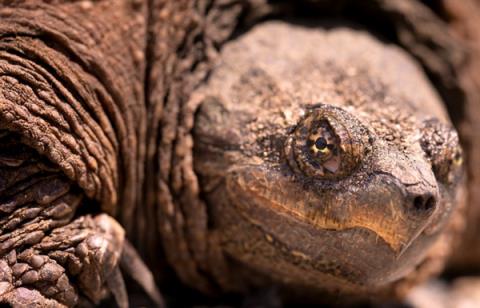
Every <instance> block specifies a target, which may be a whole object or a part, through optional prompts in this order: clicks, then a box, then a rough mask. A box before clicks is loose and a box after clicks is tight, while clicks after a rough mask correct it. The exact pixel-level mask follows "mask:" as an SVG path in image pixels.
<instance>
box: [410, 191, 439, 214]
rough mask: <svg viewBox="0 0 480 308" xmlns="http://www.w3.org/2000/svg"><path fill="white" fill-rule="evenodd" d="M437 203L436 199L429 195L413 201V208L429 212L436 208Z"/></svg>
mask: <svg viewBox="0 0 480 308" xmlns="http://www.w3.org/2000/svg"><path fill="white" fill-rule="evenodd" d="M436 204H437V201H436V200H435V197H434V196H432V195H430V194H427V195H423V196H417V197H415V198H414V199H413V206H414V207H415V209H416V210H418V211H422V212H429V211H431V210H433V209H434V208H435V206H436Z"/></svg>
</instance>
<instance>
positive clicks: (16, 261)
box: [0, 131, 162, 307]
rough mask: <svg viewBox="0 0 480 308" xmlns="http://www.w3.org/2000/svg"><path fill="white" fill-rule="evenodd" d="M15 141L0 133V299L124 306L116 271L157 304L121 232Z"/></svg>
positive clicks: (157, 298)
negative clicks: (109, 301) (108, 301)
mask: <svg viewBox="0 0 480 308" xmlns="http://www.w3.org/2000/svg"><path fill="white" fill-rule="evenodd" d="M19 140H21V137H20V136H18V135H17V134H14V133H9V132H7V131H0V302H3V303H8V304H10V305H12V306H23V305H25V304H30V303H35V304H37V305H39V306H49V307H50V306H75V305H77V304H80V303H82V302H83V303H91V304H99V303H100V301H101V300H103V299H104V298H106V297H108V296H109V295H110V294H111V295H113V297H114V298H115V301H116V303H117V304H118V306H120V307H126V306H128V296H127V293H126V289H125V284H124V282H123V278H122V273H121V267H122V268H124V269H125V270H124V272H126V273H130V274H131V275H132V276H134V275H137V276H139V277H137V279H135V280H136V281H137V282H138V283H139V284H140V285H141V286H142V287H143V288H144V289H145V290H146V293H147V294H148V295H150V297H151V298H152V299H154V301H155V302H156V303H157V305H159V306H160V305H161V304H162V303H161V297H160V296H159V293H158V291H157V290H156V288H155V284H154V283H153V278H152V276H151V274H150V272H149V271H148V269H147V268H146V267H145V265H144V264H143V262H142V261H141V259H140V257H139V256H138V255H137V254H136V252H135V250H134V248H133V247H132V246H130V245H129V244H128V243H127V242H126V240H125V233H124V230H123V228H122V227H121V226H120V225H119V224H118V223H117V222H116V221H115V220H114V219H113V218H112V217H110V216H108V215H106V214H98V215H95V214H94V213H95V209H96V206H95V203H93V202H92V201H91V200H89V199H87V198H86V197H85V194H84V192H83V191H82V190H81V189H80V188H79V187H78V186H77V185H76V184H75V183H74V182H72V181H71V180H69V179H68V178H66V177H65V175H64V174H63V173H62V172H61V171H60V170H58V168H57V167H56V166H55V165H53V164H51V163H49V162H48V161H47V160H46V159H45V158H44V157H42V156H41V155H40V154H38V153H37V152H36V151H35V150H33V149H32V148H30V147H28V146H25V145H24V144H22V143H21V142H20V141H19ZM85 211H89V212H90V214H82V212H85ZM122 265H123V266H122ZM134 278H135V277H134Z"/></svg>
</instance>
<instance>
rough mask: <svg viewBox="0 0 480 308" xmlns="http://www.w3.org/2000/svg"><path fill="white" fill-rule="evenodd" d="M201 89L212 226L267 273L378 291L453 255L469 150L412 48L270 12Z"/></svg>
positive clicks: (227, 52) (328, 286)
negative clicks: (275, 18) (464, 154)
mask: <svg viewBox="0 0 480 308" xmlns="http://www.w3.org/2000/svg"><path fill="white" fill-rule="evenodd" d="M291 46H302V48H299V49H296V48H293V49H292V48H291ZM321 46H329V48H325V49H322V48H321ZM195 95H196V96H199V97H202V98H198V99H197V100H196V101H197V102H200V110H199V112H198V113H197V116H196V120H195V129H194V142H195V147H194V153H195V161H194V162H195V171H196V173H197V174H199V175H200V176H201V180H202V181H201V188H202V190H203V192H204V194H205V196H206V199H207V201H208V206H209V210H210V211H209V213H210V216H209V219H210V221H211V228H212V230H214V231H216V232H218V236H219V242H218V245H219V246H220V247H221V248H222V250H223V251H224V252H225V254H226V255H228V256H229V257H231V258H232V259H234V260H236V261H238V262H239V263H241V264H242V265H243V266H245V267H249V268H251V269H254V271H256V272H259V273H262V274H263V275H264V276H267V277H268V280H271V281H270V282H267V283H274V284H277V283H278V284H280V285H283V286H286V287H287V288H289V289H290V290H295V289H296V290H301V291H299V292H300V293H301V292H305V290H314V291H315V292H319V291H328V292H331V293H333V292H340V293H344V292H347V293H357V294H358V293H372V294H374V293H375V292H379V290H381V289H385V288H388V287H389V286H391V283H392V282H395V281H397V280H398V279H400V278H403V277H405V276H406V275H408V274H410V273H411V272H412V271H413V269H414V268H415V267H416V266H419V265H420V264H421V263H422V261H423V260H424V259H425V258H426V256H427V255H428V254H432V255H435V257H434V258H433V259H435V258H438V260H436V261H434V262H445V257H446V256H447V254H446V253H444V252H445V250H447V251H448V246H449V244H448V243H449V241H451V237H450V235H449V234H448V233H449V231H447V232H446V234H445V231H444V230H445V228H446V227H445V225H446V224H448V223H447V222H448V221H449V220H450V214H451V213H452V211H453V210H454V209H455V208H456V205H457V204H458V201H459V200H460V199H458V198H459V197H461V196H459V195H456V193H457V192H459V191H460V190H459V189H458V185H459V183H460V181H461V177H462V171H461V170H462V168H461V150H460V147H459V143H458V138H457V136H456V133H455V131H454V130H453V128H452V127H451V126H450V124H448V118H447V116H446V114H445V110H443V109H442V103H441V102H440V100H439V98H438V96H437V95H436V94H435V92H434V91H433V89H432V88H431V87H430V85H429V84H428V81H427V80H426V78H425V76H424V75H422V72H421V70H420V69H419V67H418V66H416V65H415V64H414V62H413V61H412V59H411V58H408V57H407V56H406V55H405V53H404V52H402V51H400V50H399V49H396V48H394V47H385V46H383V45H381V43H379V42H378V41H376V40H375V38H374V37H372V36H369V35H368V34H367V33H365V32H362V31H358V30H352V29H349V28H343V27H341V26H337V27H336V26H335V25H334V24H331V25H330V28H328V29H324V28H322V27H318V26H317V27H312V28H306V27H304V26H294V25H291V24H287V23H282V22H269V23H264V24H262V25H259V26H256V27H254V28H253V29H252V30H250V31H249V32H248V33H247V34H245V35H244V36H241V37H240V38H238V39H237V40H235V41H234V42H231V43H228V44H226V45H225V46H224V49H223V51H222V53H221V58H220V59H219V61H218V62H217V64H216V65H215V68H214V70H213V73H212V74H211V76H210V78H209V80H208V82H207V85H206V86H205V87H202V88H201V89H200V90H199V91H198V92H197V93H196V94H195ZM310 138H313V139H310ZM321 138H325V139H321ZM319 140H324V141H320V142H319ZM320 151H323V152H320ZM329 151H330V152H331V153H332V154H329ZM447 230H448V229H447ZM442 233H443V234H444V235H442ZM439 237H440V238H439ZM435 243H437V244H435ZM445 244H446V245H445ZM430 247H433V248H432V249H430ZM439 250H440V253H439ZM442 251H443V252H442ZM427 258H428V257H427ZM442 259H443V261H442ZM427 263H428V262H427ZM425 266H426V267H429V265H428V264H426V265H425ZM238 268H239V267H237V268H233V269H232V271H234V272H235V273H237V269H238ZM423 268H424V266H423V265H422V266H420V269H419V271H420V272H422V270H423ZM436 270H437V271H438V270H439V268H438V267H437V268H436ZM239 277H242V275H241V274H235V275H232V277H230V278H231V279H232V280H233V281H232V282H231V283H237V284H240V285H241V284H242V283H247V284H249V283H251V284H253V285H257V284H260V285H261V284H264V283H265V282H261V283H259V281H261V280H259V279H258V276H255V275H253V276H249V275H245V276H244V277H242V279H243V281H242V279H239ZM393 285H395V284H393ZM316 296H318V295H316Z"/></svg>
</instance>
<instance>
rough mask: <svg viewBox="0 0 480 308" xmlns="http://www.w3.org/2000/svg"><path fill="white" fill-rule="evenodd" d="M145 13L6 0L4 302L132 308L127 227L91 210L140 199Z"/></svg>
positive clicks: (138, 7) (1, 110) (111, 210)
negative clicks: (125, 274) (109, 302)
mask: <svg viewBox="0 0 480 308" xmlns="http://www.w3.org/2000/svg"><path fill="white" fill-rule="evenodd" d="M145 8H146V6H145V3H143V2H141V1H140V2H139V1H96V2H91V1H53V2H51V1H45V2H43V1H1V8H0V129H1V132H0V134H1V138H2V151H1V154H0V156H1V163H0V174H1V181H0V207H1V209H2V210H1V213H2V214H1V221H2V227H1V228H2V229H1V239H0V241H1V244H0V246H1V248H0V250H1V251H0V253H1V261H0V263H1V273H2V274H1V281H2V282H1V291H0V301H1V302H4V303H9V304H11V305H13V306H22V305H24V304H26V303H34V304H35V305H37V306H62V305H66V306H74V305H76V304H82V305H87V304H89V303H90V304H92V303H93V304H98V303H100V301H101V300H102V299H104V298H106V297H107V296H110V295H112V294H113V296H114V297H115V299H116V301H117V303H118V304H119V305H120V306H123V307H124V306H126V305H127V297H126V291H125V286H124V283H123V278H122V275H121V274H120V269H119V265H120V257H121V253H122V249H123V243H124V236H125V235H124V231H123V228H122V227H121V226H120V225H119V224H118V223H117V222H116V221H115V220H114V219H113V218H111V217H110V216H107V215H106V214H100V215H95V213H98V212H99V211H100V210H102V211H103V212H104V213H108V214H110V215H117V216H118V217H119V218H120V219H122V217H130V216H132V212H133V211H134V206H135V204H136V203H137V202H136V200H137V198H139V195H138V193H139V192H140V187H141V184H142V169H141V167H142V166H143V152H144V150H143V147H144V143H143V142H139V140H142V139H143V135H144V134H145V108H144V100H143V84H144V83H143V77H144V67H145V61H144V59H145V58H144V49H145V31H146V18H145ZM119 25H120V26H119ZM125 37H128V40H125V39H124V38H125ZM82 213H83V214H82ZM85 213H91V214H92V215H88V214H87V215H85Z"/></svg>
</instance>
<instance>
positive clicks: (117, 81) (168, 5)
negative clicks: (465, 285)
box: [0, 0, 462, 306]
mask: <svg viewBox="0 0 480 308" xmlns="http://www.w3.org/2000/svg"><path fill="white" fill-rule="evenodd" d="M297 3H301V4H300V5H298V6H299V7H300V6H302V5H306V6H307V7H308V6H311V7H312V8H313V9H314V10H313V11H314V12H315V13H320V12H322V13H328V12H330V11H328V10H327V9H326V8H330V7H331V8H332V9H333V10H335V9H334V8H337V7H336V6H332V5H328V4H327V2H322V3H325V4H327V5H325V7H326V8H325V7H323V5H322V3H317V1H308V0H305V1H298V2H295V3H294V2H290V3H288V5H287V2H286V1H285V3H282V1H279V4H278V5H277V4H273V3H266V2H263V1H256V0H252V1H234V0H232V1H224V0H216V1H206V0H205V1H203V0H199V1H190V0H183V1H180V0H179V1H177V0H175V1H170V0H152V1H141V0H134V1H127V0H99V1H75V0H71V1H67V0H65V1H63V0H54V1H40V0H31V1H30V0H27V1H23V0H15V1H9V0H8V1H7V0H5V1H2V0H0V17H1V18H0V138H1V141H2V146H1V149H0V174H1V177H0V211H1V216H0V227H1V229H0V231H1V233H0V272H1V275H0V301H1V302H3V303H8V304H11V305H13V306H23V305H25V304H26V303H34V304H36V305H37V306H74V305H86V306H89V305H95V304H100V303H101V301H102V300H104V299H105V298H108V297H113V301H114V302H116V303H117V305H119V306H126V305H127V295H126V289H125V285H124V282H123V278H122V276H123V275H125V274H130V275H131V276H132V278H133V280H135V281H136V282H137V283H139V284H140V285H141V286H142V288H143V289H144V291H145V292H146V293H147V294H148V295H149V297H150V298H151V299H152V300H153V301H154V302H156V303H157V304H158V305H161V299H160V298H159V296H158V292H157V291H156V288H155V285H154V283H153V277H152V275H151V273H150V272H149V270H148V269H146V267H145V266H144V265H143V263H142V261H141V259H140V256H139V255H138V254H137V253H136V252H135V249H134V248H132V247H131V246H130V245H129V244H128V241H127V240H126V238H125V236H128V238H129V239H130V240H131V241H133V242H134V244H135V247H136V248H137V249H138V250H140V252H141V253H142V257H145V259H146V260H147V261H148V263H149V265H150V268H151V269H152V270H153V271H154V272H155V274H157V273H159V272H160V266H161V265H165V261H166V262H167V263H168V265H170V266H171V267H172V268H173V269H174V270H175V272H176V275H177V276H178V277H179V278H180V280H181V281H182V282H183V283H185V284H187V285H189V286H192V287H194V288H196V289H198V290H201V291H203V292H206V293H210V294H212V293H214V292H217V293H220V292H222V291H242V292H245V291H249V290H250V288H249V287H263V286H266V285H267V286H270V285H271V284H272V283H274V284H280V285H282V286H285V287H288V288H289V290H299V289H301V290H304V291H306V292H310V291H313V292H315V297H316V298H315V299H314V300H319V297H320V296H319V294H318V293H317V291H318V290H321V291H328V292H330V294H337V292H338V291H341V292H347V293H356V294H365V293H370V292H373V294H378V293H377V291H379V290H382V291H383V290H386V289H388V290H390V289H391V287H392V286H393V287H395V286H397V284H398V279H400V278H402V279H406V280H409V279H410V277H411V276H414V277H417V276H422V275H423V274H425V275H429V274H431V273H433V272H435V271H438V270H439V269H440V268H441V266H442V263H443V260H444V258H445V256H446V252H447V251H448V249H447V248H446V246H448V245H445V243H448V241H449V240H450V235H451V234H450V232H447V231H448V230H449V228H450V225H449V222H448V221H449V217H450V216H452V215H454V214H453V213H454V212H455V205H456V204H457V203H460V202H458V201H457V200H456V198H457V193H459V194H458V196H460V197H461V190H460V186H458V185H459V183H460V182H461V178H462V175H461V173H462V172H461V170H460V169H461V168H460V167H459V165H460V156H459V155H460V152H459V149H458V144H457V143H458V141H457V138H456V135H455V133H454V131H453V130H452V129H451V126H450V124H448V119H447V116H446V113H445V112H444V111H443V109H442V108H441V105H442V102H441V101H440V99H439V98H438V97H437V95H436V94H435V92H434V91H433V90H432V89H431V86H430V85H429V84H428V82H427V81H426V80H425V77H424V76H423V75H422V73H421V72H420V71H419V69H418V68H416V65H415V64H413V60H412V59H410V58H408V57H406V56H405V55H402V54H403V53H402V52H400V51H395V52H393V51H389V50H390V47H388V48H387V47H386V46H385V45H384V44H383V43H379V42H377V41H376V39H374V38H369V36H368V35H366V34H362V33H360V32H355V31H353V30H351V32H350V30H344V31H345V33H343V32H342V31H340V32H338V30H335V28H333V29H332V30H331V31H332V33H333V34H332V37H331V38H330V39H328V40H327V39H326V35H325V33H324V32H328V31H327V30H321V29H317V30H315V31H313V32H311V31H310V30H308V27H305V28H304V29H303V30H302V29H300V28H292V29H291V30H292V31H296V33H297V34H298V38H297V37H292V39H294V40H298V41H292V42H287V41H286V39H287V38H288V37H290V35H287V33H290V29H287V28H288V27H287V28H285V27H286V26H279V29H276V28H275V27H273V28H268V27H272V26H271V25H270V26H265V27H266V29H267V30H262V31H265V32H264V34H263V35H264V36H265V40H266V41H267V42H269V41H271V34H270V31H274V32H275V31H284V32H283V34H282V33H281V35H277V34H274V35H273V36H274V37H275V36H278V37H276V39H278V42H277V40H274V41H273V42H272V44H271V46H263V47H261V44H260V46H259V45H258V44H257V43H255V42H248V40H249V37H251V36H252V35H259V34H255V33H257V32H252V33H247V34H245V36H240V37H239V41H238V42H236V43H235V42H234V43H232V45H229V46H227V47H226V48H225V49H224V50H223V51H222V52H221V54H220V58H218V57H217V56H219V55H218V54H217V52H218V51H219V49H220V48H221V47H222V45H223V44H224V43H225V42H226V41H227V39H229V38H231V35H232V33H236V30H238V29H240V28H242V27H243V26H245V25H249V24H251V23H252V22H255V21H256V20H258V19H261V18H263V17H266V16H269V14H271V13H282V12H283V13H286V14H287V15H288V14H289V10H290V9H291V8H296V6H297ZM332 3H334V2H332ZM332 3H329V4H332ZM369 3H370V4H371V5H372V8H371V9H372V11H370V12H368V13H374V14H377V13H378V10H379V11H380V12H381V13H382V14H385V16H388V17H389V18H390V17H391V20H389V22H390V23H391V24H390V26H391V27H392V28H393V29H395V30H396V31H398V33H399V37H398V38H397V41H398V42H399V43H400V44H401V45H402V46H404V47H405V48H406V49H407V50H408V51H409V52H410V53H412V54H414V55H415V56H416V58H417V60H418V61H419V62H421V64H422V65H423V66H424V67H425V68H426V70H427V71H428V72H429V74H430V76H431V77H432V78H433V79H434V80H435V81H436V87H437V88H438V89H440V90H441V91H442V95H444V96H445V95H446V94H445V93H444V92H448V91H452V92H454V91H456V90H457V89H456V87H457V85H456V84H455V81H452V80H451V79H454V77H452V76H455V74H454V73H455V71H454V69H453V68H452V67H454V64H455V63H456V60H457V58H458V57H456V49H455V48H454V47H452V45H454V43H452V42H454V41H452V40H450V37H449V36H448V35H447V34H445V32H444V31H441V30H443V28H442V24H441V23H440V22H439V21H438V20H437V19H436V17H435V16H432V14H431V13H430V12H429V11H428V10H425V8H424V7H423V6H422V4H420V3H417V2H416V1H406V0H402V1H395V0H390V1H376V0H371V1H369ZM400 4H401V5H400ZM317 5H318V7H317ZM349 5H352V4H349ZM353 6H355V5H353ZM362 14H363V13H362ZM362 14H359V15H362ZM365 15H366V16H367V15H368V14H365ZM399 16H400V17H401V18H398V17H399ZM240 20H242V21H240ZM242 23H245V24H242ZM269 29H270V30H269ZM282 29H283V30H282ZM424 29H427V30H432V29H433V30H432V31H426V32H423V30H424ZM242 30H243V29H242ZM260 32H261V31H260ZM322 33H323V34H322ZM405 34H408V35H405ZM252 37H254V36H252ZM311 38H312V39H311ZM342 38H343V39H344V40H345V39H346V41H342ZM357 39H358V43H359V44H365V45H364V46H365V48H363V49H362V48H358V47H357V46H356V44H352V45H354V46H355V48H358V49H359V50H364V51H365V52H364V53H359V52H358V50H351V49H349V48H347V45H348V46H351V44H350V43H351V40H357ZM326 40H327V41H326ZM330 40H331V41H330ZM321 42H323V44H322V43H321ZM342 42H343V43H342ZM235 44H240V45H241V46H243V47H241V48H246V49H245V50H247V49H248V48H254V49H255V50H254V51H253V50H252V52H249V53H246V52H244V51H245V50H241V48H240V51H238V50H237V51H232V50H231V49H232V48H234V47H232V46H235ZM242 44H243V45H242ZM277 45H278V46H283V47H282V48H277V47H278V46H277ZM296 45H302V48H299V49H303V46H305V51H311V55H308V56H306V55H305V54H301V53H295V50H294V49H296V48H292V46H296ZM325 46H328V48H325ZM418 46H422V48H417V47H418ZM260 47H261V48H260ZM256 48H258V49H256ZM262 48H263V49H262ZM297 51H298V50H297ZM339 51H342V52H339ZM371 52H373V53H371ZM384 52H385V54H387V55H388V56H385V55H384ZM390 52H392V53H393V54H392V55H391V54H390ZM271 55H272V57H271ZM372 55H375V56H372ZM382 55H383V56H382ZM257 56H258V58H257ZM288 56H293V58H289V57H288ZM337 56H338V57H337ZM376 56H378V57H376ZM249 57H250V58H249ZM349 57H352V59H349ZM391 58H393V59H395V61H391ZM381 59H383V62H381V61H380V62H379V60H381ZM452 59H453V60H452ZM347 60H348V61H347ZM350 60H352V61H353V62H352V63H350V62H351V61H350ZM219 61H220V62H219ZM221 61H223V64H222V62H221ZM268 61H274V62H273V63H275V65H265V63H269V62H268ZM229 63H231V64H232V65H233V66H232V67H235V65H236V64H237V63H243V64H242V65H243V67H240V68H237V69H230V68H229V67H228V64H229ZM214 65H215V66H214ZM312 68H315V70H314V71H313V70H312ZM212 69H213V71H212V74H211V75H210V74H209V73H210V71H211V70H212ZM270 70H272V71H270ZM399 72H400V73H399ZM399 76H400V77H399ZM397 77H399V78H398V79H396V78H397ZM205 82H207V85H206V86H205V87H201V86H202V85H203V84H204V83H205ZM452 89H453V90H452ZM447 94H448V93H447ZM447 96H448V95H447ZM447 103H448V101H447ZM320 124H321V125H320ZM302 127H306V128H307V129H306V130H305V131H304V130H302ZM317 128H319V129H320V130H319V131H318V132H317V131H316V129H317ZM312 129H315V130H312ZM319 136H324V137H325V138H324V139H325V141H321V142H320V141H319V142H318V143H317V139H319V138H318V137H319ZM305 137H306V139H305ZM307 140H310V142H313V144H309V145H308V147H305V145H304V143H305V142H307ZM325 142H327V145H331V146H333V148H331V149H330V148H328V149H329V150H332V151H333V152H332V153H330V152H327V154H324V153H325V146H324V145H322V144H324V143H325ZM313 145H315V146H316V147H315V148H312V146H313ZM309 151H313V153H314V154H315V155H316V156H315V157H313V156H312V154H311V153H310V152H309ZM319 161H320V162H321V163H319ZM199 180H200V181H199ZM386 203H388V211H386V210H385V208H386ZM100 212H102V214H99V213H100ZM117 221H118V222H119V223H120V224H119V223H118V222H117ZM443 239H445V241H443ZM438 243H440V244H441V243H443V246H442V245H440V246H439V245H437V244H438ZM163 258H165V259H166V260H163ZM432 264H434V266H433V267H432ZM412 272H413V274H411V273H412ZM422 273H423V274H422ZM405 276H406V277H407V278H405ZM156 278H157V280H159V282H162V281H160V280H161V278H162V277H160V275H158V276H157V275H156ZM163 283H165V281H163ZM168 283H170V281H168V280H167V282H166V284H168ZM392 283H393V284H392ZM290 287H291V288H290Z"/></svg>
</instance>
